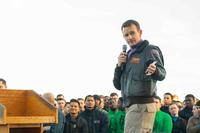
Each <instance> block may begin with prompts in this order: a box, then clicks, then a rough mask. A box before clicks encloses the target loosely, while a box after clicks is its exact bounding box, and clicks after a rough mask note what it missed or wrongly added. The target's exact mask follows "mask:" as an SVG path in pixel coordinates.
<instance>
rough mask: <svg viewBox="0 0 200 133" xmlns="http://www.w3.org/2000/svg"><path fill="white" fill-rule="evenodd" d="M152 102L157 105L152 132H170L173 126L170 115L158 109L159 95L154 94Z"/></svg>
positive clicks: (159, 104) (159, 105)
mask: <svg viewBox="0 0 200 133" xmlns="http://www.w3.org/2000/svg"><path fill="white" fill-rule="evenodd" d="M154 102H155V104H156V107H157V112H156V116H155V120H154V125H153V133H171V132H172V127H173V124H172V118H171V116H170V115H169V114H168V113H166V112H163V111H161V110H160V107H161V98H160V97H159V96H154ZM180 133H181V132H180Z"/></svg>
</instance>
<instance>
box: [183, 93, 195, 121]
mask: <svg viewBox="0 0 200 133" xmlns="http://www.w3.org/2000/svg"><path fill="white" fill-rule="evenodd" d="M184 101H185V106H184V107H183V109H182V110H180V111H179V116H180V117H181V118H183V119H184V120H185V121H186V122H188V120H189V118H190V117H191V116H193V112H192V111H193V106H194V105H195V96H194V95H192V94H187V95H186V96H185V100H184Z"/></svg>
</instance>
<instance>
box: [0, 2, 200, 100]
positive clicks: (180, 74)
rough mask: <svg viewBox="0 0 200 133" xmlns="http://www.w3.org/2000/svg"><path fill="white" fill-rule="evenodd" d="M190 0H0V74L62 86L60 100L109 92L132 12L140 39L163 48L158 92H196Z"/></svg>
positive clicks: (42, 87)
mask: <svg viewBox="0 0 200 133" xmlns="http://www.w3.org/2000/svg"><path fill="white" fill-rule="evenodd" d="M199 4H200V1H198V0H190V1H188V0H165V1H164V0H162V1H161V0H118V1H117V0H99V1H97V0H1V1H0V50H1V52H0V57H1V65H0V70H1V71H0V77H1V78H4V79H5V80H6V81H7V84H8V88H11V89H33V90H35V91H36V92H37V93H39V94H42V93H44V92H49V91H50V92H53V93H54V94H55V95H57V94H59V93H63V94H64V95H65V97H66V99H67V100H70V99H71V98H78V97H85V96H86V95H87V94H103V95H109V94H110V93H111V92H117V93H119V94H120V91H117V90H115V88H114V86H113V84H112V78H113V73H114V68H115V65H116V63H117V57H118V55H119V53H120V52H121V49H122V48H121V47H122V45H123V44H125V41H124V39H123V37H122V34H121V30H120V27H121V24H122V23H123V22H124V21H126V20H127V19H135V20H137V21H139V23H140V24H141V28H142V30H143V37H142V38H143V39H147V40H148V41H149V42H150V43H152V44H155V45H158V46H159V47H160V48H161V50H162V52H163V55H164V59H165V68H166V70H167V76H166V79H165V80H164V81H162V82H159V83H158V95H160V96H161V97H162V95H163V94H164V93H165V92H171V93H173V94H177V95H179V96H180V97H181V98H183V97H184V96H185V95H186V94H188V93H192V94H194V95H195V96H197V97H198V98H200V93H199V86H200V85H199V83H200V59H199V57H200V51H199V49H200V44H199V40H198V39H199V38H200V26H199V24H200V13H199Z"/></svg>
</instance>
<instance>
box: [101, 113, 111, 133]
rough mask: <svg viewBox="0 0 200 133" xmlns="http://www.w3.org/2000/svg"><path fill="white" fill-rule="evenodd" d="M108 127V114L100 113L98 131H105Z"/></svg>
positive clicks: (103, 132)
mask: <svg viewBox="0 0 200 133" xmlns="http://www.w3.org/2000/svg"><path fill="white" fill-rule="evenodd" d="M108 128H109V118H108V114H105V113H102V122H101V131H100V133H107V132H108Z"/></svg>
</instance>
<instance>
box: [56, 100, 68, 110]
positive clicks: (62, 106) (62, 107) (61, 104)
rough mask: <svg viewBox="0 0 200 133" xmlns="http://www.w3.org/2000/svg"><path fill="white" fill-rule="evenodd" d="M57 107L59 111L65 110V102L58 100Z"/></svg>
mask: <svg viewBox="0 0 200 133" xmlns="http://www.w3.org/2000/svg"><path fill="white" fill-rule="evenodd" d="M57 102H58V107H59V108H60V109H61V110H64V108H65V104H66V103H65V101H64V100H58V101H57Z"/></svg>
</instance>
